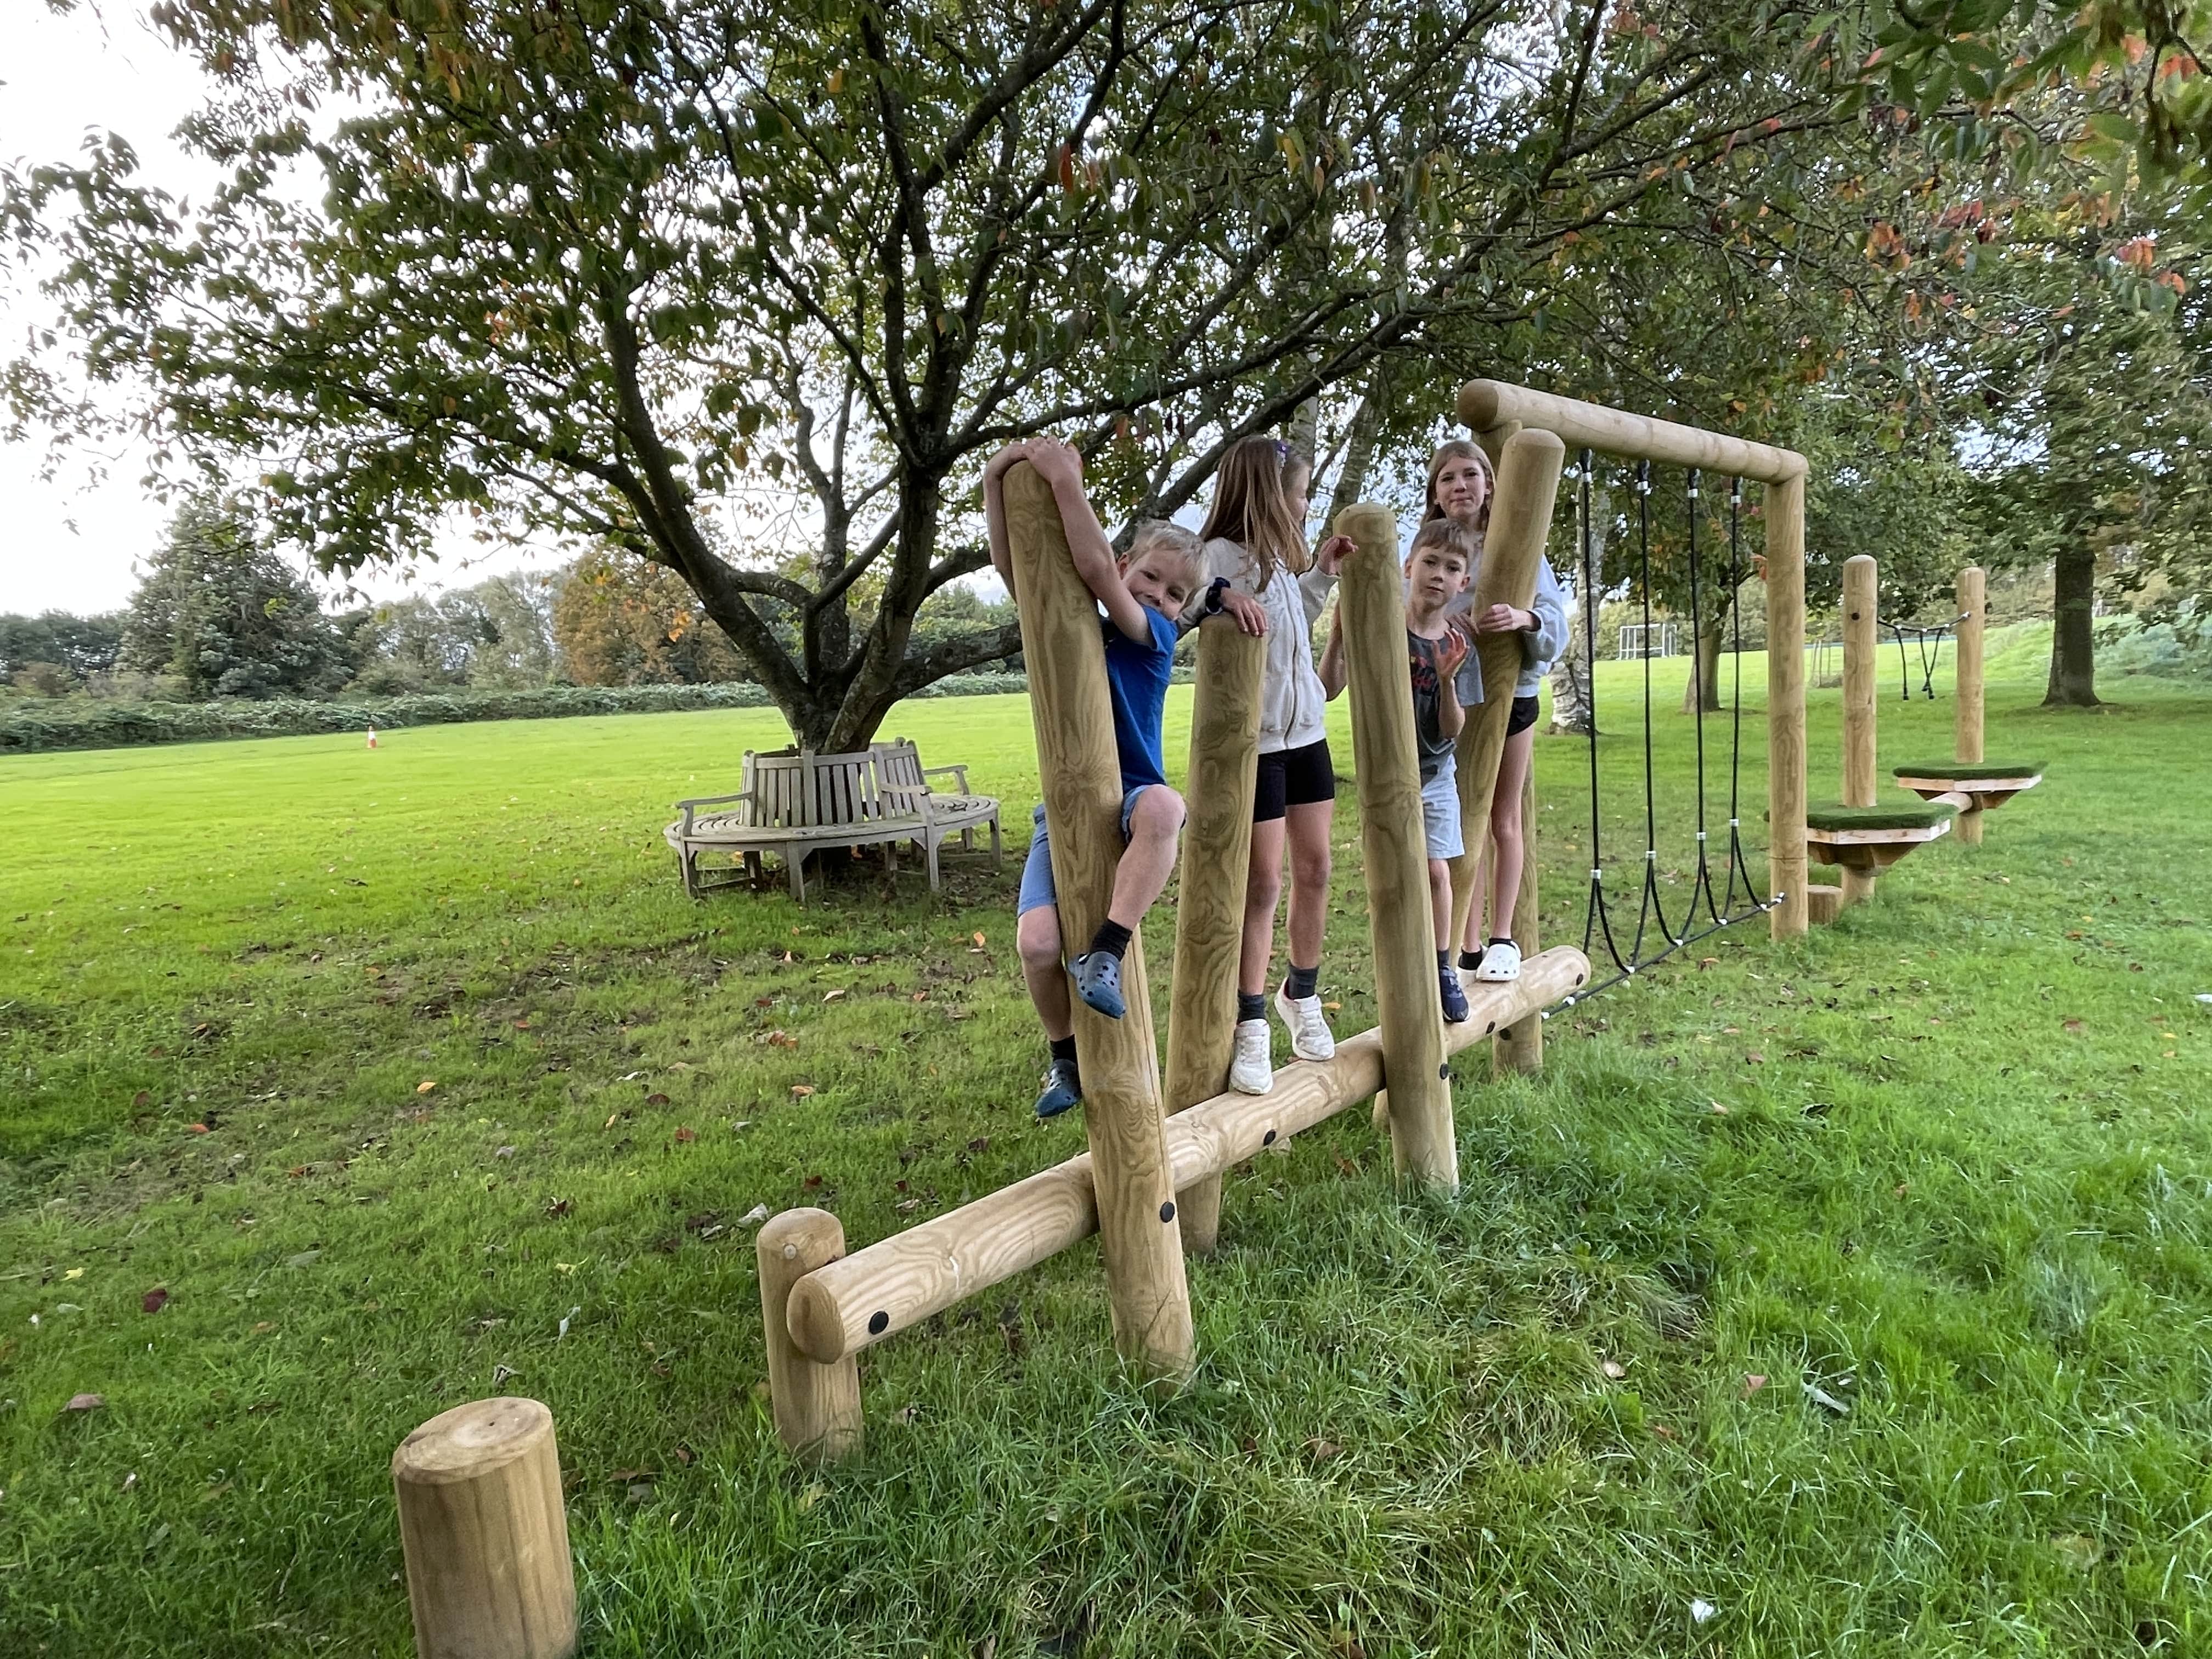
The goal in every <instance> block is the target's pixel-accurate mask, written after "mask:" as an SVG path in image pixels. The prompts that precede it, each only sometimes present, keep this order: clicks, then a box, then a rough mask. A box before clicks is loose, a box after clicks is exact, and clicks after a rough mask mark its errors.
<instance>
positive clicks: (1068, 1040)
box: [1046, 1033, 1075, 1066]
mask: <svg viewBox="0 0 2212 1659" xmlns="http://www.w3.org/2000/svg"><path fill="white" fill-rule="evenodd" d="M1046 1042H1048V1044H1050V1046H1051V1048H1052V1057H1053V1058H1054V1060H1066V1062H1067V1063H1068V1064H1069V1065H1071V1066H1073V1064H1075V1037H1074V1035H1073V1033H1070V1034H1069V1035H1068V1036H1064V1037H1048V1038H1047V1039H1046Z"/></svg>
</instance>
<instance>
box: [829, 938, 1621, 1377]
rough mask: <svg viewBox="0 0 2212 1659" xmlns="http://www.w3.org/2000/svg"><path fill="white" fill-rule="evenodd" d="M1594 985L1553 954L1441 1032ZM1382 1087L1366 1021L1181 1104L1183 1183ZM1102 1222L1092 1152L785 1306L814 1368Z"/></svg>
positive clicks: (1489, 1029)
mask: <svg viewBox="0 0 2212 1659" xmlns="http://www.w3.org/2000/svg"><path fill="white" fill-rule="evenodd" d="M1588 983H1589V957H1585V956H1584V955H1583V953H1582V952H1581V951H1577V950H1574V949H1571V948H1565V947H1562V948H1560V949H1557V950H1551V951H1543V952H1541V953H1540V954H1539V955H1537V956H1535V957H1532V958H1530V959H1529V960H1528V962H1527V963H1524V964H1523V965H1522V970H1521V977H1520V978H1519V979H1518V980H1516V981H1512V982H1511V983H1510V984H1504V985H1476V986H1473V987H1469V989H1468V1003H1469V1005H1470V1006H1471V1008H1472V1018H1469V1019H1468V1020H1466V1021H1465V1022H1463V1023H1462V1024H1457V1025H1448V1026H1446V1027H1445V1028H1444V1051H1445V1053H1446V1054H1448V1055H1449V1054H1452V1053H1455V1052H1456V1051H1457V1050H1459V1049H1462V1048H1467V1047H1468V1045H1470V1044H1472V1043H1474V1042H1477V1041H1479V1040H1480V1039H1482V1038H1484V1037H1488V1036H1494V1035H1495V1034H1496V1033H1497V1032H1498V1030H1500V1029H1501V1028H1503V1027H1504V1026H1508V1025H1511V1024H1516V1023H1517V1022H1519V1021H1521V1020H1522V1019H1526V1018H1529V1017H1530V1016H1532V1015H1534V1014H1535V1013H1537V1012H1539V1011H1541V1010H1542V1009H1544V1008H1546V1007H1548V1006H1550V1005H1552V1004H1553V1003H1555V1002H1557V1001H1559V1000H1561V999H1562V998H1564V997H1565V996H1568V995H1570V994H1572V993H1573V992H1574V991H1575V990H1576V989H1577V987H1581V986H1583V985H1586V984H1588ZM1382 1087H1383V1037H1382V1033H1381V1032H1380V1031H1379V1030H1369V1031H1363V1032H1361V1033H1360V1034H1359V1035H1358V1036H1355V1037H1350V1038H1346V1040H1344V1041H1342V1042H1339V1043H1338V1044H1337V1045H1336V1056H1335V1058H1334V1059H1333V1060H1322V1061H1318V1062H1314V1061H1299V1062H1297V1063H1294V1064H1292V1065H1290V1066H1285V1067H1283V1068H1282V1069H1281V1070H1279V1071H1278V1072H1277V1073H1275V1086H1274V1088H1273V1090H1272V1091H1269V1092H1268V1093H1267V1094H1264V1095H1241V1094H1236V1093H1227V1094H1220V1095H1216V1096H1215V1097H1213V1098H1212V1099H1211V1100H1207V1101H1204V1102H1201V1103H1200V1104H1198V1105H1196V1106H1193V1107H1191V1108H1190V1109H1188V1110H1187V1111H1182V1112H1178V1113H1177V1114H1176V1115H1174V1116H1173V1117H1170V1118H1169V1119H1167V1120H1166V1121H1165V1123H1164V1125H1163V1127H1164V1130H1165V1133H1166V1137H1167V1150H1168V1157H1169V1161H1170V1164H1172V1166H1173V1169H1174V1171H1175V1176H1174V1179H1175V1184H1176V1186H1177V1187H1178V1188H1188V1187H1189V1186H1190V1185H1192V1184H1193V1183H1194V1182H1198V1181H1200V1180H1203V1179H1205V1178H1206V1176H1218V1175H1219V1174H1221V1173H1222V1172H1223V1171H1224V1170H1227V1169H1229V1168H1231V1166H1232V1165H1235V1164H1240V1163H1242V1162H1243V1160H1244V1159H1246V1158H1250V1157H1252V1156H1253V1155H1254V1154H1255V1153H1257V1152H1262V1151H1264V1150H1266V1149H1267V1148H1268V1147H1271V1146H1280V1145H1281V1144H1282V1143H1283V1142H1284V1141H1285V1140H1286V1139H1289V1138H1290V1137H1291V1136H1292V1135H1294V1134H1296V1133H1298V1132H1299V1131H1300V1130H1301V1129H1310V1128H1311V1127H1313V1126H1314V1125H1315V1124H1316V1123H1321V1122H1323V1121H1327V1120H1328V1119H1329V1118H1331V1117H1334V1115H1336V1114H1337V1113H1339V1112H1340V1111H1342V1110H1344V1109H1345V1108H1346V1107H1347V1106H1351V1105H1352V1104H1354V1103H1357V1102H1359V1101H1362V1100H1364V1099H1366V1098H1367V1097H1369V1096H1370V1095H1372V1094H1374V1093H1375V1092H1376V1091H1377V1090H1379V1089H1380V1088H1382ZM1097 1228H1098V1213H1097V1204H1096V1200H1094V1199H1093V1197H1092V1194H1091V1156H1090V1154H1089V1153H1087V1152H1086V1153H1084V1154H1083V1155H1081V1156H1079V1157H1077V1158H1070V1159H1068V1160H1067V1161H1066V1163H1065V1164H1054V1166H1053V1167H1052V1168H1051V1169H1049V1170H1040V1171H1039V1172H1038V1173H1037V1174H1036V1175H1033V1176H1030V1177H1029V1178H1028V1179H1027V1180H1024V1181H1018V1182H1015V1183H1014V1184H1013V1185H1012V1186H1011V1187H1006V1188H1001V1189H1000V1190H999V1191H998V1192H995V1193H992V1194H987V1196H985V1197H982V1198H979V1199H977V1200H975V1201H974V1202H973V1203H969V1204H963V1205H962V1206H960V1207H959V1208H958V1209H957V1210H951V1211H948V1212H946V1213H945V1214H944V1215H941V1216H937V1217H934V1218H932V1219H930V1220H927V1221H925V1222H923V1223H921V1225H919V1226H915V1227H909V1228H908V1229H907V1231H904V1232H902V1233H895V1234H893V1235H892V1236H891V1237H889V1238H886V1239H883V1240H881V1241H879V1242H878V1243H874V1244H871V1245H868V1246H866V1248H865V1249H859V1250H855V1251H854V1253H853V1254H852V1255H848V1256H847V1257H845V1258H844V1259H843V1260H842V1261H832V1262H830V1263H829V1264H828V1265H827V1266H825V1267H817V1268H816V1269H815V1270H814V1271H813V1272H812V1273H808V1274H806V1275H805V1277H804V1278H802V1279H799V1281H798V1282H797V1283H796V1284H795V1285H793V1286H792V1289H791V1294H790V1297H789V1300H788V1302H787V1304H786V1316H785V1318H786V1323H787V1326H788V1328H789V1331H790V1335H791V1340H792V1341H793V1343H794V1344H795V1345H796V1346H797V1347H798V1348H799V1351H800V1352H802V1353H804V1354H805V1356H806V1357H807V1358H810V1359H811V1360H813V1361H814V1362H815V1363H816V1364H824V1365H827V1364H836V1363H837V1362H839V1361H841V1360H845V1359H848V1358H851V1356H853V1355H854V1354H856V1353H858V1352H860V1350H861V1349H863V1348H865V1347H867V1346H870V1345H871V1344H872V1343H876V1342H880V1341H882V1340H884V1338H885V1337H887V1336H890V1335H893V1334H896V1333H897V1332H900V1331H902V1330H905V1329H906V1328H908V1327H909V1326H912V1325H915V1324H918V1323H920V1322H921V1321H922V1320H925V1319H927V1318H928V1317H929V1316H931V1315H932V1314H934V1313H941V1312H943V1311H944V1310H945V1309H947V1308H949V1307H951V1306H952V1305H953V1304H955V1303H957V1302H960V1301H963V1300H964V1299H965V1298H967V1297H971V1296H975V1295H976V1294H977V1293H979V1292H980V1291H985V1290H987V1289H989V1288H990V1287H991V1286H992V1285H996V1284H998V1283H1000V1281H1002V1280H1004V1279H1011V1278H1012V1276H1013V1275H1014V1274H1016V1273H1020V1272H1021V1271H1022V1270H1023V1269H1024V1268H1025V1267H1035V1266H1036V1264H1037V1263H1038V1262H1040V1261H1044V1260H1046V1259H1047V1258H1048V1257H1049V1256H1053V1255H1058V1254H1059V1253H1060V1251H1062V1250H1064V1249H1066V1248H1067V1247H1068V1246H1069V1245H1071V1244H1074V1243H1079V1241H1081V1240H1083V1239H1085V1238H1087V1237H1090V1236H1091V1234H1092V1233H1094V1232H1096V1231H1097Z"/></svg>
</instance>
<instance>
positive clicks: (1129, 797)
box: [1014, 783, 1165, 916]
mask: <svg viewBox="0 0 2212 1659" xmlns="http://www.w3.org/2000/svg"><path fill="white" fill-rule="evenodd" d="M1163 787H1165V786H1164V785H1162V784H1157V783H1140V784H1139V785H1138V786H1137V787H1135V788H1133V789H1131V790H1128V791H1127V792H1125V793H1123V795H1122V797H1121V839H1122V840H1123V841H1127V840H1128V839H1129V819H1130V817H1131V815H1132V814H1133V813H1134V812H1135V811H1136V810H1137V797H1138V796H1139V795H1141V794H1143V793H1145V791H1146V790H1147V789H1159V788H1163ZM1030 822H1031V823H1034V824H1036V829H1035V830H1034V831H1032V832H1031V834H1030V855H1029V857H1028V859H1027V860H1024V863H1023V865H1022V890H1021V896H1019V897H1018V898H1017V899H1016V900H1015V901H1014V914H1015V915H1018V916H1019V915H1028V914H1029V913H1030V911H1032V910H1041V909H1043V908H1045V907H1046V906H1048V905H1054V904H1058V903H1059V902H1060V893H1059V890H1057V889H1056V888H1054V886H1053V884H1052V842H1051V841H1050V840H1048V838H1047V836H1046V835H1045V829H1044V808H1043V807H1042V806H1040V807H1038V808H1037V810H1036V811H1035V812H1034V813H1032V814H1030Z"/></svg>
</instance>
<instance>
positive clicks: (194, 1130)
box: [185, 1123, 208, 1135]
mask: <svg viewBox="0 0 2212 1659" xmlns="http://www.w3.org/2000/svg"><path fill="white" fill-rule="evenodd" d="M207 1132H208V1126H207V1125H206V1124H204V1123H187V1124H186V1125H185V1133H186V1134H188V1135H204V1134H205V1133H207Z"/></svg>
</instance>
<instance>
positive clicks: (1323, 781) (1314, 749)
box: [1252, 738, 1336, 823]
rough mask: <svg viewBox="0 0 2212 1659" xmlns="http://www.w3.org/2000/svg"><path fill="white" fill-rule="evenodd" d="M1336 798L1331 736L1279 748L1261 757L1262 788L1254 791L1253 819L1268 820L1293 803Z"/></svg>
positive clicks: (1306, 803) (1260, 786)
mask: <svg viewBox="0 0 2212 1659" xmlns="http://www.w3.org/2000/svg"><path fill="white" fill-rule="evenodd" d="M1334 799H1336V768H1335V767H1334V766H1332V765H1330V764H1329V759H1328V738H1321V739H1319V740H1318V741H1316V742H1314V743H1310V744H1307V745H1306V746H1305V747H1304V748H1303V749H1278V750H1276V751H1275V752H1274V753H1273V754H1272V755H1262V756H1261V757H1260V776H1259V781H1258V787H1256V788H1255V789H1254V790H1253V792H1252V822H1253V823H1267V822H1268V821H1269V820H1270V819H1272V818H1279V817H1282V816H1283V814H1284V811H1285V810H1286V809H1287V808H1290V807H1292V806H1310V805H1313V803H1314V802H1316V801H1317V800H1334Z"/></svg>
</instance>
